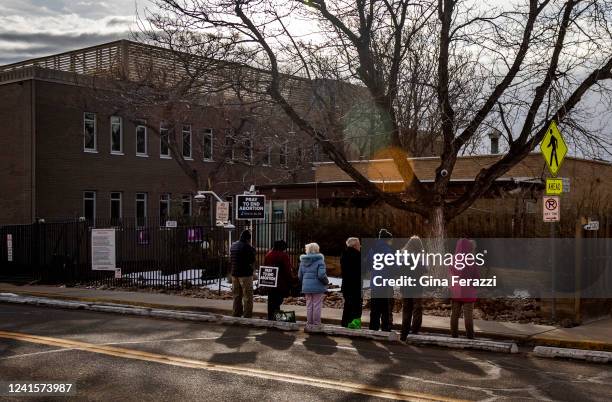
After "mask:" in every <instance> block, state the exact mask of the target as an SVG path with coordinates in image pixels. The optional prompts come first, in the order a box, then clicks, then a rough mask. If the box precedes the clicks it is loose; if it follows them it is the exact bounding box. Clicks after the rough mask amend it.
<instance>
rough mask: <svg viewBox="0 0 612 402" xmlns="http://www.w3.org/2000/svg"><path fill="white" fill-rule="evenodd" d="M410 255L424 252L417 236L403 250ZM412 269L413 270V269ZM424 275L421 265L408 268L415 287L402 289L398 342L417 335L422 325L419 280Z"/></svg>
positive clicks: (423, 268) (421, 299) (421, 295)
mask: <svg viewBox="0 0 612 402" xmlns="http://www.w3.org/2000/svg"><path fill="white" fill-rule="evenodd" d="M402 250H406V251H407V252H408V253H410V254H420V253H422V252H423V251H424V247H423V242H422V241H421V238H420V237H419V236H412V237H411V238H410V239H409V240H408V242H407V243H406V245H405V246H404V248H403V249H402ZM413 268H414V269H413ZM425 273H426V268H425V266H424V265H423V264H422V263H419V264H418V265H417V266H416V267H410V274H409V275H410V277H411V278H414V282H415V286H414V287H412V286H403V287H402V289H401V290H402V331H401V333H400V340H402V341H405V340H406V338H407V336H408V333H412V334H415V335H416V334H418V333H419V331H420V330H421V325H422V323H423V288H422V287H421V286H419V279H420V278H421V276H423V275H424V274H425Z"/></svg>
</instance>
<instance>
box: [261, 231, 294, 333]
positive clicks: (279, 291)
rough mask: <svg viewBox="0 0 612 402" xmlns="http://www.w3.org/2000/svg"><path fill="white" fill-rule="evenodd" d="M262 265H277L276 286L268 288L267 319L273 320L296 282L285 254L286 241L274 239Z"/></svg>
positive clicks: (289, 261)
mask: <svg viewBox="0 0 612 402" xmlns="http://www.w3.org/2000/svg"><path fill="white" fill-rule="evenodd" d="M263 265H264V266H266V267H278V280H277V283H276V287H275V288H269V289H268V320H270V321H273V320H274V317H275V314H276V312H277V311H279V310H280V307H281V305H282V304H283V301H284V299H285V297H288V296H289V294H290V293H291V288H292V286H293V285H294V284H295V283H296V282H297V275H296V274H295V273H294V272H293V267H292V266H291V260H290V258H289V254H287V242H285V241H284V240H277V241H275V242H274V246H273V247H272V250H270V251H268V253H267V254H266V256H265V257H264V263H263Z"/></svg>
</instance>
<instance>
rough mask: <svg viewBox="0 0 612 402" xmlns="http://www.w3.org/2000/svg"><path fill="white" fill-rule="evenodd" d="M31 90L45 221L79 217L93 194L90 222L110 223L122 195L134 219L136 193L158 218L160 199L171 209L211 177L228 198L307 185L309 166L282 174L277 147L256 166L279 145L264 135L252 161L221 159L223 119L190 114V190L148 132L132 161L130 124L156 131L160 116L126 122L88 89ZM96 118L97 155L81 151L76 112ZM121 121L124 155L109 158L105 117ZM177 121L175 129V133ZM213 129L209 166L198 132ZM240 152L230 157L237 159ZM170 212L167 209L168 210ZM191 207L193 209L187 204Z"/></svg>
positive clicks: (46, 85)
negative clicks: (270, 148) (115, 195)
mask: <svg viewBox="0 0 612 402" xmlns="http://www.w3.org/2000/svg"><path fill="white" fill-rule="evenodd" d="M38 86H39V89H38V91H37V102H36V103H37V108H38V111H39V113H38V121H37V126H38V147H37V165H38V171H39V172H40V174H39V175H37V180H36V187H37V190H38V191H37V214H38V215H39V216H41V217H46V218H66V217H77V216H82V215H83V192H84V191H96V216H97V217H98V218H103V219H104V218H109V217H110V193H111V192H122V204H123V206H122V207H123V216H124V217H134V216H135V205H136V201H135V197H136V193H137V192H145V193H147V194H148V211H147V215H148V216H149V217H157V216H159V197H160V195H161V194H163V193H170V194H171V198H172V203H175V202H179V201H178V200H180V198H181V197H182V195H184V194H193V193H195V191H197V190H198V189H204V187H205V186H206V182H207V178H208V177H209V175H211V174H212V173H213V172H215V173H214V175H213V176H214V177H213V180H212V184H213V189H214V190H215V191H217V192H218V193H219V194H222V195H229V194H235V193H236V192H241V191H243V190H246V189H248V188H249V186H250V185H251V184H255V185H258V184H261V183H270V182H274V181H277V182H282V181H291V180H308V179H311V176H312V169H311V168H310V165H309V164H308V166H306V165H305V166H304V167H303V168H296V166H295V161H292V160H291V159H290V161H289V162H290V165H291V166H290V167H289V168H283V167H281V166H280V165H279V161H278V158H279V156H278V148H276V149H275V152H273V157H272V162H273V163H272V167H263V166H261V157H262V155H263V152H264V149H267V144H270V143H273V145H278V144H277V143H278V141H276V142H274V141H273V140H271V139H270V138H269V137H266V135H267V134H269V133H256V138H255V139H254V162H253V164H252V165H246V164H244V163H229V162H228V161H227V160H226V157H225V156H224V142H225V134H224V127H226V122H225V120H224V119H225V117H226V116H223V115H222V114H221V113H219V112H218V111H216V110H214V109H206V110H197V111H196V110H193V111H192V112H191V113H190V114H189V117H188V118H186V119H185V120H186V121H185V122H184V123H189V124H190V125H191V127H192V149H193V161H187V164H188V165H189V169H195V170H197V171H198V173H199V176H200V184H199V186H198V185H196V183H195V182H194V181H192V180H191V179H190V178H189V177H188V176H187V174H186V173H185V172H184V170H182V169H181V168H180V167H179V164H178V163H177V161H176V160H175V159H166V158H161V157H160V139H159V136H158V134H157V133H155V132H153V131H152V130H148V136H147V139H148V146H147V148H148V157H141V156H137V155H136V139H135V138H136V134H135V126H134V123H133V122H134V120H135V119H136V117H138V118H141V117H143V118H147V123H148V124H151V125H152V126H154V127H159V124H160V120H161V119H160V117H159V115H156V113H154V112H153V113H150V116H125V115H122V113H121V112H117V111H116V109H115V105H113V102H112V96H108V93H106V94H101V93H100V92H99V91H98V92H96V91H93V90H91V89H89V88H85V87H82V86H76V85H67V84H61V83H53V82H39V85H38ZM86 111H87V112H94V113H96V122H97V152H96V153H89V152H84V150H83V129H84V128H83V124H84V123H83V113H84V112H86ZM114 114H116V115H119V116H121V117H123V155H114V154H111V152H110V116H111V115H114ZM181 124H182V122H176V126H177V127H176V129H177V130H178V132H180V129H181V127H180V125H181ZM203 128H212V129H213V135H214V151H213V160H214V162H205V161H203V159H202V148H201V145H200V142H199V137H198V135H197V134H198V133H199V131H200V130H201V129H203ZM264 137H265V138H264ZM239 152H240V149H239V147H237V148H236V153H239ZM171 208H172V207H171ZM192 208H195V206H194V204H193V206H192Z"/></svg>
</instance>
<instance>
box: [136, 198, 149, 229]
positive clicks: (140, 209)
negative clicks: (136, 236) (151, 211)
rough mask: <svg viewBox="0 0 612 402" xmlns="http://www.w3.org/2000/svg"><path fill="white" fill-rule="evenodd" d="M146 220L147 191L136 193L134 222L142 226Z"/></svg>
mask: <svg viewBox="0 0 612 402" xmlns="http://www.w3.org/2000/svg"><path fill="white" fill-rule="evenodd" d="M146 220H147V193H136V224H137V225H138V226H144V225H145V223H146Z"/></svg>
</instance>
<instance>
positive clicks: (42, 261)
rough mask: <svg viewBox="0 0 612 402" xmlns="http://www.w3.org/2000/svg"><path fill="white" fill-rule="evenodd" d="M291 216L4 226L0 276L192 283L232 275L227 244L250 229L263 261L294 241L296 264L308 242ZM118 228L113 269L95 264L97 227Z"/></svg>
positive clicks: (9, 278)
mask: <svg viewBox="0 0 612 402" xmlns="http://www.w3.org/2000/svg"><path fill="white" fill-rule="evenodd" d="M290 226H291V225H290V224H289V223H288V222H286V221H284V222H275V223H267V222H266V223H263V222H255V221H254V222H252V223H249V222H240V223H238V224H236V227H235V228H233V229H231V230H230V229H226V228H224V227H217V226H210V225H209V224H205V223H204V222H201V221H199V220H198V219H197V218H189V219H181V220H178V221H177V226H176V227H166V225H165V222H159V221H158V220H154V219H149V220H147V221H146V222H136V221H135V220H134V219H122V220H121V221H120V222H118V221H115V222H112V221H100V220H98V221H96V222H95V223H93V222H86V221H75V220H66V221H56V222H46V223H34V224H30V225H10V226H2V227H0V239H1V242H2V244H1V245H0V280H4V281H12V282H30V281H39V282H42V283H72V284H76V283H80V284H92V285H101V284H106V285H108V286H154V287H172V288H174V287H187V286H192V285H204V284H208V283H211V282H213V281H216V280H217V279H219V278H222V277H225V276H227V272H228V267H229V245H230V242H231V241H235V240H237V238H238V237H239V236H240V233H241V232H242V231H243V230H245V229H250V230H251V232H252V235H253V245H254V246H255V248H256V250H257V263H256V264H257V265H259V264H263V259H264V256H265V254H266V252H267V251H268V250H269V249H270V248H271V247H272V244H273V243H274V241H275V240H280V239H283V240H285V241H287V243H288V245H289V250H288V251H289V254H290V256H291V258H292V260H293V263H294V264H295V265H297V262H298V259H299V254H300V252H301V250H302V248H303V244H302V242H301V241H300V239H299V238H298V236H296V235H295V234H294V233H292V232H291V230H290ZM93 228H114V229H115V239H116V262H117V264H116V265H117V267H118V268H121V277H120V278H116V277H115V276H116V275H115V272H114V271H97V270H92V264H91V230H92V229H93Z"/></svg>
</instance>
